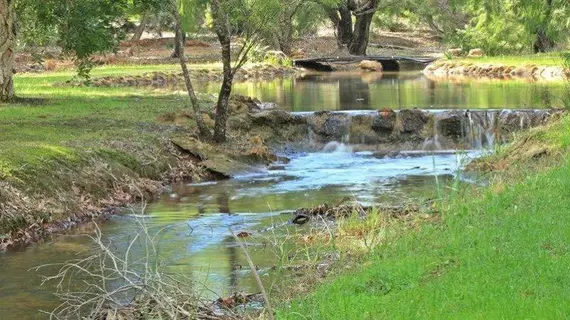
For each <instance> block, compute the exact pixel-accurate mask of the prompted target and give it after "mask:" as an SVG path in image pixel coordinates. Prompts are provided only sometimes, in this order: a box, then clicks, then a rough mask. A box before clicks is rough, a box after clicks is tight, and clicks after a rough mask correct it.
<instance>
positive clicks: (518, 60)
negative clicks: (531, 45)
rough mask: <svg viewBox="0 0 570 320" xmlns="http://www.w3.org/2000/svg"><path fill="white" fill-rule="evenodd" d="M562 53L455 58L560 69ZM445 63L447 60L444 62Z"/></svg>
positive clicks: (476, 62)
mask: <svg viewBox="0 0 570 320" xmlns="http://www.w3.org/2000/svg"><path fill="white" fill-rule="evenodd" d="M561 54H562V53H561V52H552V53H539V54H533V55H520V56H494V57H482V58H453V59H452V61H455V62H465V63H475V64H502V65H509V66H524V65H530V64H534V65H540V66H556V67H559V66H561V65H562V63H563V59H562V55H561ZM443 61H445V60H443Z"/></svg>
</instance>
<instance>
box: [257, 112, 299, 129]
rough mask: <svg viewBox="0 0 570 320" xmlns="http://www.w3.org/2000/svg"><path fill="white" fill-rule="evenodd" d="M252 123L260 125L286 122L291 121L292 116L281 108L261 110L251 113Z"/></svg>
mask: <svg viewBox="0 0 570 320" xmlns="http://www.w3.org/2000/svg"><path fill="white" fill-rule="evenodd" d="M251 119H252V121H253V123H255V124H260V125H276V124H287V123H291V122H293V116H292V115H291V114H290V113H289V112H287V111H285V110H281V109H274V110H269V111H261V112H257V113H253V114H251Z"/></svg>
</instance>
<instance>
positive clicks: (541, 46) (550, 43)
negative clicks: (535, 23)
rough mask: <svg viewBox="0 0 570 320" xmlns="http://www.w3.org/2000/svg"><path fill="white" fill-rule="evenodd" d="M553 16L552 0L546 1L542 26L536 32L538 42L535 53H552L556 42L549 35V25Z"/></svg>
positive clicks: (535, 45) (536, 42) (535, 44)
mask: <svg viewBox="0 0 570 320" xmlns="http://www.w3.org/2000/svg"><path fill="white" fill-rule="evenodd" d="M551 16H552V0H546V12H545V15H544V21H543V23H542V25H541V26H540V27H539V28H538V30H537V31H536V41H535V42H534V46H533V47H534V53H539V52H547V51H551V50H552V49H553V48H554V45H555V42H554V40H552V38H551V37H550V36H549V35H548V33H547V30H548V24H549V23H550V19H551Z"/></svg>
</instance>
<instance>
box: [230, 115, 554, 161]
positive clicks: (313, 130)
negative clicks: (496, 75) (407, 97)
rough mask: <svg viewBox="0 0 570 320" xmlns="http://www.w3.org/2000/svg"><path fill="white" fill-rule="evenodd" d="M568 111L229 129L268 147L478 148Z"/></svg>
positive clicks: (271, 119)
mask: <svg viewBox="0 0 570 320" xmlns="http://www.w3.org/2000/svg"><path fill="white" fill-rule="evenodd" d="M563 112H564V111H563V110H557V109H537V110H506V109H505V110H420V109H404V110H392V109H383V110H379V111H376V110H374V111H320V112H291V113H290V112H286V111H282V110H278V109H274V110H263V111H259V112H254V113H248V114H243V115H238V116H234V117H232V118H231V119H230V126H231V127H234V128H237V127H239V128H240V129H242V130H243V129H249V130H251V131H252V132H255V133H256V134H258V135H259V136H260V137H262V138H263V139H264V140H265V141H267V142H269V143H270V144H278V143H281V144H283V141H289V142H290V143H289V146H290V147H295V146H297V147H303V146H304V147H308V148H315V149H322V148H323V147H324V146H325V145H326V144H328V143H331V142H338V143H345V144H350V145H353V146H355V147H356V148H359V149H361V150H387V151H398V150H474V149H475V150H478V149H485V148H493V147H494V146H495V145H496V144H502V143H504V142H507V141H508V139H509V137H510V136H511V134H512V133H514V132H517V131H520V130H526V129H530V128H533V127H537V126H540V125H544V124H546V123H547V122H548V121H549V120H550V119H552V118H555V117H558V116H559V115H561V114H562V113H563Z"/></svg>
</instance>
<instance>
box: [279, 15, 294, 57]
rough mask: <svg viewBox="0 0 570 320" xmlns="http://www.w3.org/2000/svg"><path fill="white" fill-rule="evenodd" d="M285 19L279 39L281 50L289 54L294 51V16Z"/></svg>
mask: <svg viewBox="0 0 570 320" xmlns="http://www.w3.org/2000/svg"><path fill="white" fill-rule="evenodd" d="M285 19H286V20H285V21H282V23H281V32H280V34H279V36H278V37H277V40H278V41H279V50H281V51H282V52H283V53H285V54H286V55H288V56H289V55H291V53H292V52H293V21H292V19H293V17H290V18H289V19H287V18H285Z"/></svg>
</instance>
